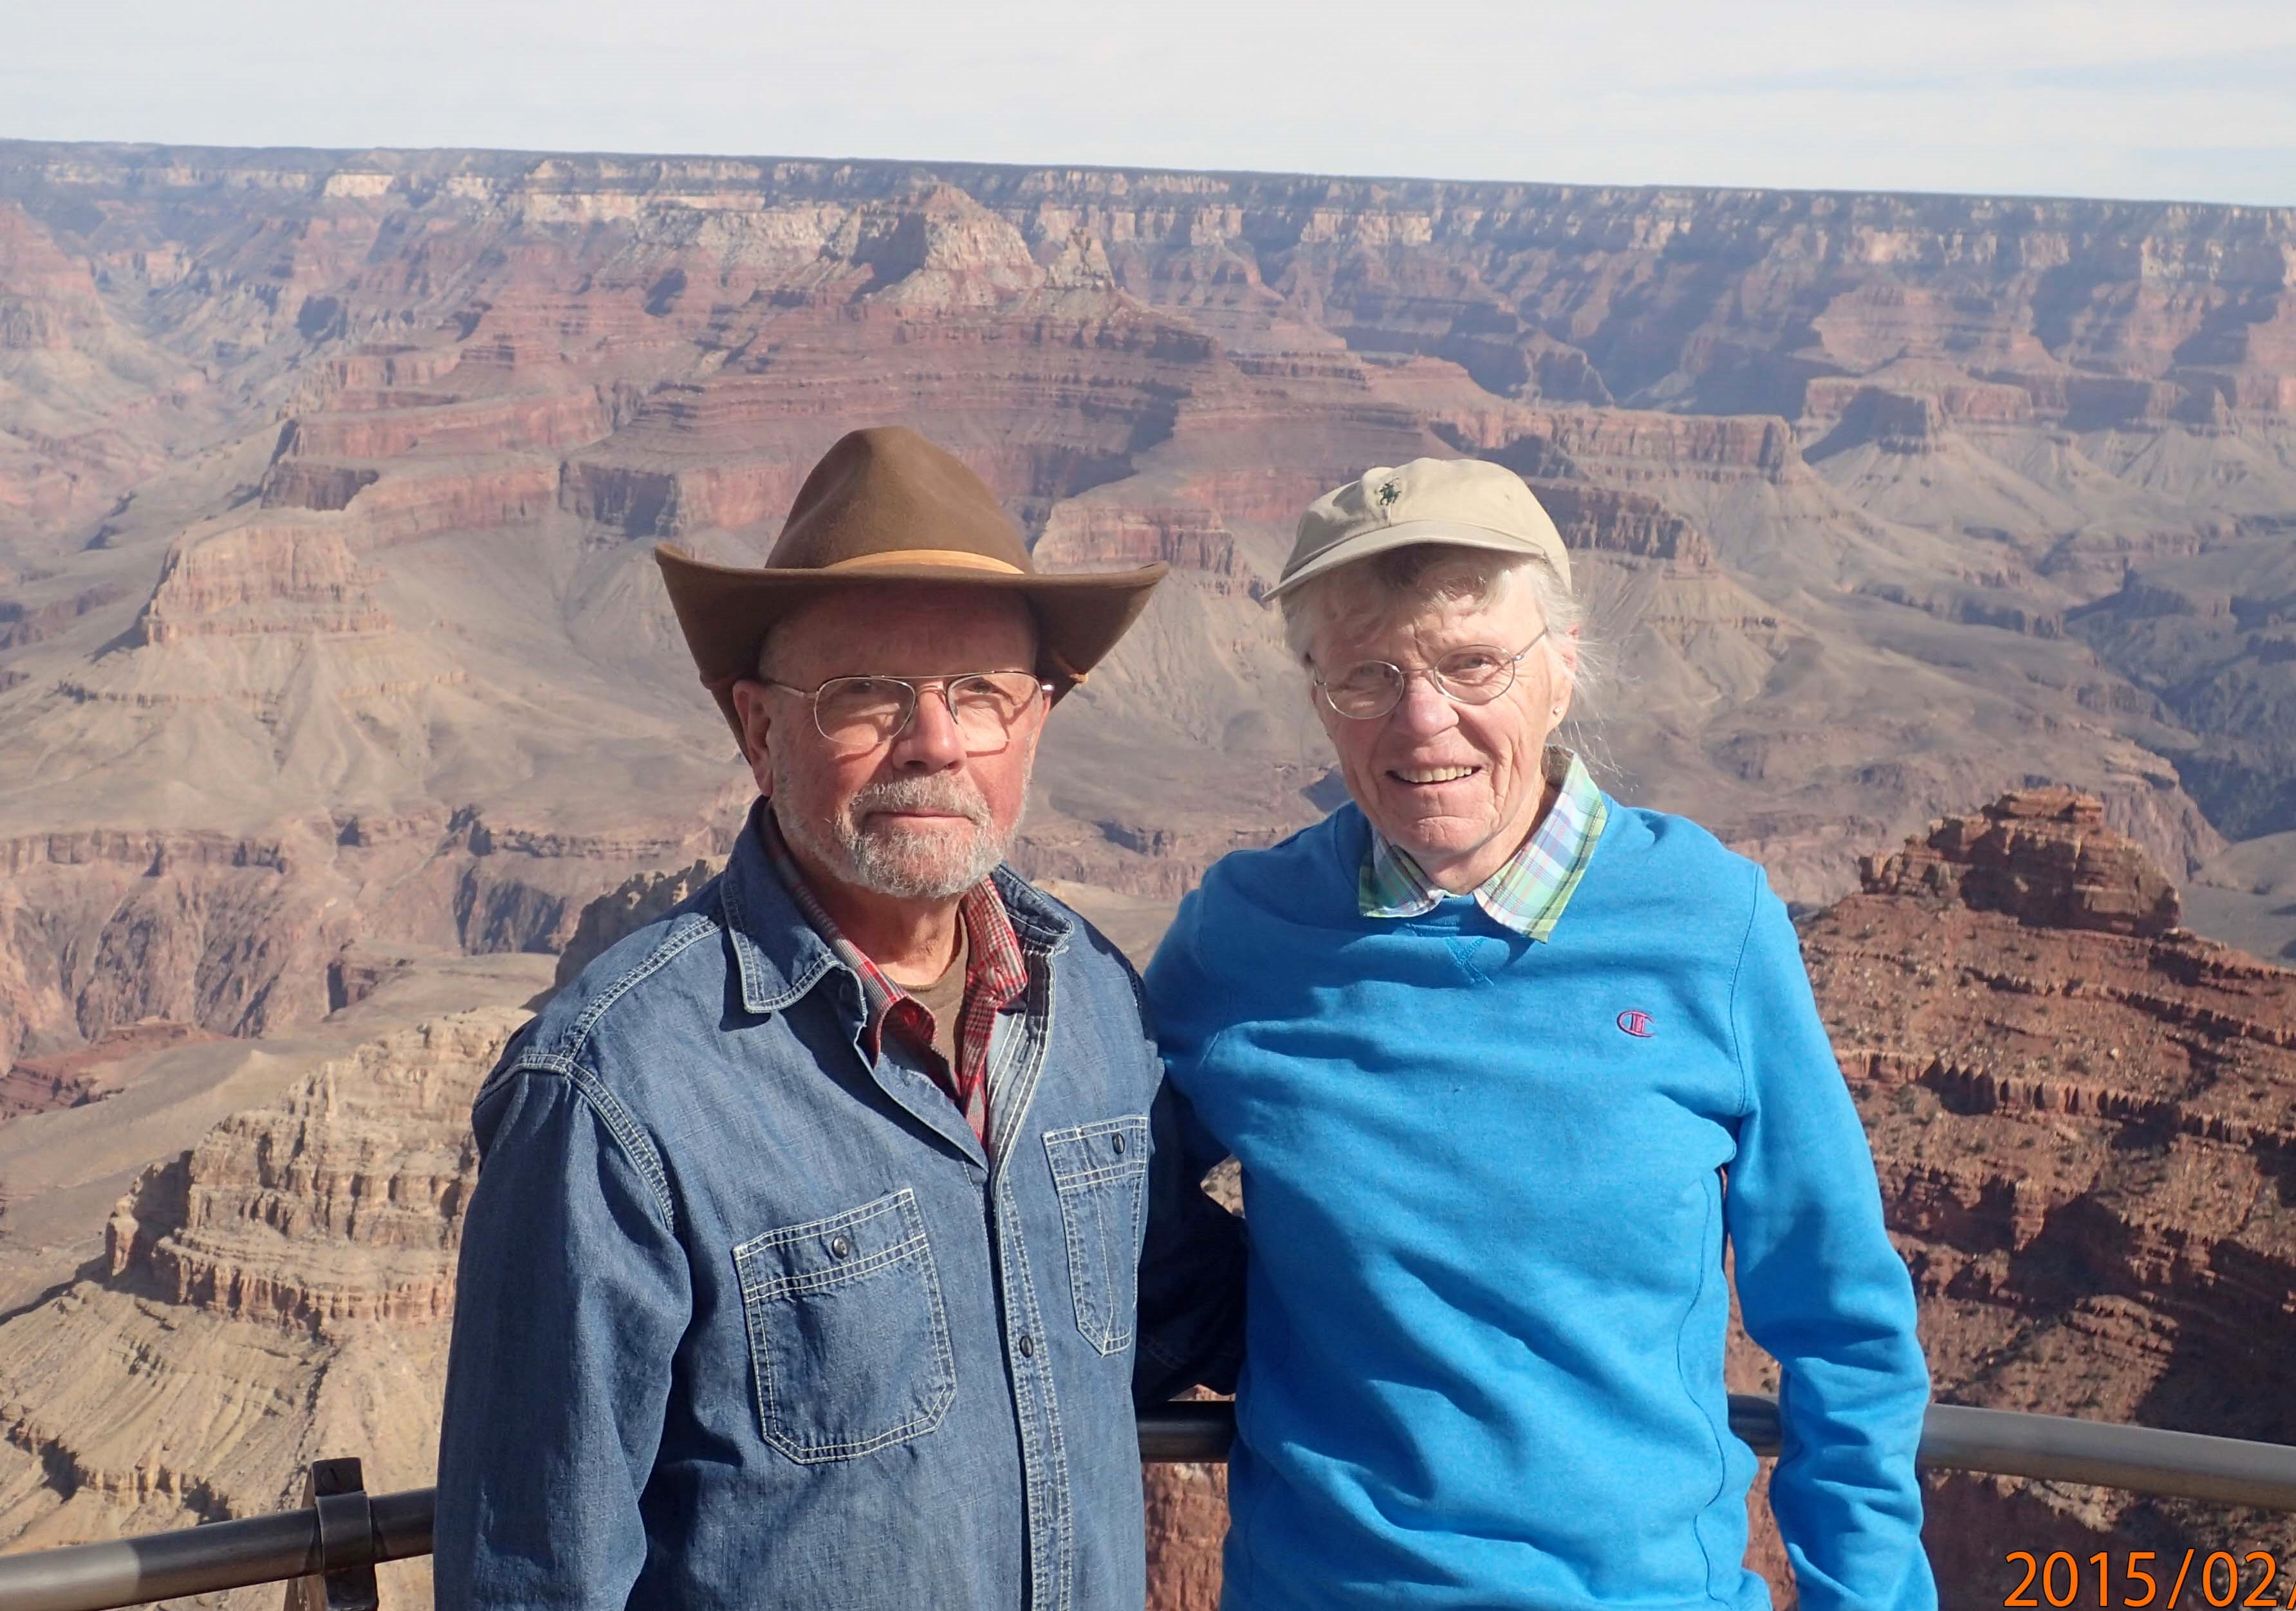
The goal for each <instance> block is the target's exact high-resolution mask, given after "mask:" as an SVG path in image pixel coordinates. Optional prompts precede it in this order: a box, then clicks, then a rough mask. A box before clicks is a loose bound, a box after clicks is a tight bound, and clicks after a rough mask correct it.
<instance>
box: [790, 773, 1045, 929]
mask: <svg viewBox="0 0 2296 1611" xmlns="http://www.w3.org/2000/svg"><path fill="white" fill-rule="evenodd" d="M784 765H785V761H784V757H783V756H775V766H774V773H775V776H774V798H775V801H776V802H780V803H782V804H783V806H784V809H782V810H777V811H775V814H774V820H775V822H777V823H779V824H780V826H781V830H782V833H783V836H784V837H785V838H788V839H789V840H790V842H791V844H793V845H795V846H797V847H798V848H799V850H802V851H804V852H805V853H806V854H807V855H809V856H810V857H811V858H812V859H813V860H814V862H815V863H816V864H817V865H819V866H822V867H825V868H827V869H828V870H829V871H830V872H831V873H832V875H833V876H834V877H836V878H837V879H839V880H840V882H843V883H847V884H850V885H852V886H854V887H856V888H859V889H865V890H868V891H870V892H871V893H872V894H875V895H890V896H892V897H893V898H895V899H896V900H906V901H941V900H948V899H951V898H953V897H955V896H956V895H963V894H964V892H965V891H966V890H968V889H970V888H972V887H973V886H974V885H975V884H978V883H979V882H980V880H981V879H985V878H987V877H988V875H989V874H990V873H991V872H994V871H996V867H997V864H998V863H1001V862H1003V861H1004V860H1005V853H1006V852H1007V851H1009V850H1010V849H1011V848H1012V843H1013V837H1014V836H1015V835H1016V834H1017V833H1019V831H1020V827H1021V824H1020V822H1019V821H1018V820H1017V819H1016V820H1015V821H1014V822H1013V826H1012V828H1011V829H1010V830H1006V831H1005V832H1001V833H1000V832H999V831H997V829H996V821H995V819H994V818H993V817H992V816H991V815H990V814H989V810H988V801H986V800H984V799H983V798H981V797H980V790H979V789H975V788H974V787H973V786H972V784H971V783H969V782H964V781H959V780H958V779H957V778H955V777H953V776H951V775H950V774H949V773H933V774H931V776H927V777H908V778H889V779H887V780H886V781H884V782H881V783H873V784H871V785H870V786H869V787H868V788H866V789H863V790H861V792H860V793H858V794H857V795H855V796H854V797H852V799H850V800H849V801H847V802H846V805H845V809H844V810H843V811H841V812H839V813H837V814H835V815H834V816H833V817H832V819H831V820H830V821H828V822H818V821H816V820H815V819H813V818H811V817H809V816H808V815H806V814H803V813H801V812H796V811H790V810H787V809H786V808H785V807H786V805H787V803H788V802H791V801H794V800H796V799H797V798H799V792H798V790H797V789H794V788H793V787H792V786H791V785H792V780H791V777H790V776H789V774H788V773H786V772H785V771H784V770H783V766H784ZM1030 770H1031V771H1033V770H1034V763H1033V759H1032V761H1031V765H1030ZM1028 786H1029V777H1028V773H1022V775H1021V797H1022V799H1024V800H1025V799H1026V798H1027V797H1028ZM881 811H947V812H954V813H956V814H959V815H961V816H963V817H964V819H965V820H966V821H968V822H971V823H972V833H971V834H970V835H969V836H965V837H964V838H959V836H957V835H955V834H954V833H950V832H948V831H947V830H942V829H928V830H911V829H902V828H896V827H892V826H890V825H887V824H883V823H878V824H873V825H871V826H868V827H864V826H862V824H863V823H864V822H865V821H866V820H867V819H868V817H869V816H870V814H872V813H873V812H881Z"/></svg>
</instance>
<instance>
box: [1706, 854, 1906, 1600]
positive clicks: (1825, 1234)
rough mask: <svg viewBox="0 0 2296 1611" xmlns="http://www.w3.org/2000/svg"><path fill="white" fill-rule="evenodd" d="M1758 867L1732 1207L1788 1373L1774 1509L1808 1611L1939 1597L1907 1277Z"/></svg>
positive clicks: (1736, 1014) (1756, 1335) (1782, 916)
mask: <svg viewBox="0 0 2296 1611" xmlns="http://www.w3.org/2000/svg"><path fill="white" fill-rule="evenodd" d="M1754 879H1755V890H1754V910H1753V913H1752V916H1751V920H1750V922H1749V925H1748V928H1747V932H1746V936H1745V940H1744V944H1743V950H1742V953H1741V955H1740V959H1739V964H1738V974H1737V980H1736V984H1735V985H1734V990H1733V993H1732V1002H1731V1030H1732V1034H1733V1036H1734V1040H1735V1042H1736V1049H1737V1056H1738V1067H1739V1072H1740V1075H1741V1078H1742V1080H1743V1109H1744V1111H1743V1116H1742V1117H1741V1119H1740V1121H1739V1125H1738V1149H1737V1155H1736V1157H1735V1158H1734V1160H1733V1161H1732V1163H1731V1165H1730V1167H1729V1173H1728V1187H1727V1193H1726V1198H1725V1203H1724V1215H1725V1223H1726V1227H1727V1230H1728V1233H1729V1237H1730V1240H1731V1244H1732V1246H1733V1247H1734V1253H1735V1258H1736V1269H1737V1284H1738V1298H1739V1306H1740V1310H1741V1313H1743V1315H1744V1317H1745V1322H1746V1329H1747V1331H1748V1332H1749V1333H1750V1334H1751V1336H1752V1337H1753V1339H1754V1340H1755V1341H1756V1342H1757V1343H1759V1344H1760V1345H1762V1347H1764V1348H1765V1349H1767V1350H1768V1352H1769V1353H1770V1354H1771V1355H1772V1356H1773V1357H1775V1359H1776V1360H1777V1362H1778V1363H1779V1365H1780V1367H1781V1368H1782V1371H1783V1378H1782V1380H1781V1383H1780V1386H1779V1392H1778V1399H1779V1411H1780V1418H1781V1420H1782V1423H1783V1431H1784V1443H1783V1449H1782V1452H1781V1453H1780V1456H1779V1459H1778V1464H1777V1469H1776V1471H1775V1473H1774V1474H1773V1476H1772V1477H1771V1479H1770V1508H1771V1510H1772V1513H1773V1514H1774V1515H1775V1516H1776V1517H1777V1521H1778V1529H1779V1531H1780V1532H1781V1533H1783V1534H1784V1539H1785V1544H1786V1552H1787V1555H1788V1557H1789V1558H1791V1559H1792V1563H1793V1569H1794V1575H1795V1578H1796V1581H1797V1582H1798V1584H1799V1586H1800V1603H1801V1606H1802V1607H1803V1611H1931V1607H1935V1606H1936V1604H1937V1589H1936V1585H1935V1583H1934V1582H1933V1581H1932V1580H1931V1574H1930V1566H1929V1558H1928V1557H1927V1556H1926V1555H1925V1554H1924V1553H1923V1548H1922V1538H1921V1528H1922V1494H1921V1487H1920V1484H1919V1481H1918V1479H1917V1478H1916V1476H1915V1469H1914V1455H1915V1450H1916V1448H1917V1447H1918V1446H1919V1444H1920V1442H1921V1435H1922V1419H1923V1413H1924V1411H1926V1410H1927V1408H1928V1404H1929V1371H1928V1368H1927V1366H1926V1364H1925V1363H1924V1362H1923V1358H1922V1350H1921V1344H1920V1340H1919V1338H1918V1337H1917V1335H1916V1332H1915V1303H1914V1291H1913V1282H1912V1280H1910V1279H1909V1278H1908V1277H1907V1273H1906V1266H1905V1263H1904V1262H1903V1261H1902V1260H1901V1259H1900V1258H1899V1257H1898V1253H1897V1250H1896V1249H1895V1248H1894V1247H1891V1246H1890V1239H1889V1236H1888V1234H1887V1232H1886V1231H1885V1230H1884V1229H1883V1225H1882V1200H1881V1190H1880V1188H1879V1186H1878V1184H1877V1182H1876V1181H1875V1178H1874V1160H1873V1155H1872V1153H1871V1152H1870V1151H1869V1149H1867V1146H1866V1132H1865V1128H1864V1126H1863V1124H1861V1123H1860V1122H1859V1120H1858V1116H1857V1108H1856V1106H1855V1105H1854V1104H1853V1103H1852V1102H1851V1101H1850V1099H1849V1087H1848V1085H1847V1084H1846V1083H1845V1082H1844V1081H1843V1079H1842V1077H1841V1068H1840V1066H1839V1065H1838V1064H1837V1063H1836V1062H1835V1061H1834V1057H1833V1046H1832V1044H1831V1043H1830V1042H1829V1041H1828V1040H1827V1038H1826V1034H1825V1025H1824V1024H1823V1023H1822V1022H1821V1021H1820V1020H1819V1018H1818V1013H1817V1003H1816V1000H1815V998H1814V997H1813V996H1812V995H1811V994H1810V986H1809V976H1808V971H1807V970H1806V969H1804V967H1803V965H1802V960H1801V947H1800V941H1799V940H1798V939H1797V937H1796V936H1795V934H1794V930H1793V925H1792V921H1791V920H1789V919H1788V918H1787V916H1786V909H1785V904H1784V902H1782V901H1780V900H1779V899H1778V897H1777V896H1776V895H1774V894H1773V893H1771V891H1770V888H1769V887H1768V884H1767V881H1765V880H1764V879H1762V878H1761V875H1760V874H1759V871H1757V872H1756V873H1755V875H1754Z"/></svg>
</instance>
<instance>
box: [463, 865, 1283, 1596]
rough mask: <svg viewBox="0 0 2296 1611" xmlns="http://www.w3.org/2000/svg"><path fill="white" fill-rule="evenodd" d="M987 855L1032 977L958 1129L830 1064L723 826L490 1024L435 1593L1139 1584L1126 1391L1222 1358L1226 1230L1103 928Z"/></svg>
mask: <svg viewBox="0 0 2296 1611" xmlns="http://www.w3.org/2000/svg"><path fill="white" fill-rule="evenodd" d="M995 877H996V887H997V892H998V894H999V895H1001V896H1002V897H1003V898H1004V901H1005V906H1006V909H1007V911H1008V912H1010V914H1011V916H1012V919H1013V926H1014V928H1015V929H1016V931H1017V932H1018V934H1019V936H1020V938H1021V946H1022V950H1023V953H1024V954H1025V956H1026V959H1027V966H1028V978H1029V983H1028V988H1027V990H1026V991H1025V992H1024V993H1023V994H1022V996H1021V999H1020V1000H1019V1001H1018V1002H1015V1003H1013V1006H1012V1007H1010V1008H1008V1009H1007V1010H1005V1012H1004V1013H1002V1014H1001V1015H1000V1016H999V1017H998V1018H997V1020H996V1026H995V1028H994V1029H993V1031H992V1033H991V1041H990V1045H991V1053H990V1059H989V1079H990V1082H991V1097H990V1102H989V1111H990V1114H991V1116H992V1124H993V1128H992V1130H991V1133H990V1136H989V1142H990V1145H989V1146H988V1149H986V1150H985V1151H984V1149H983V1148H982V1147H981V1145H980V1141H978V1140H977V1139H976V1138H975V1137H974V1136H973V1134H972V1132H971V1130H970V1129H969V1128H968V1127H967V1125H966V1124H965V1121H964V1116H962V1115H961V1114H960V1113H958V1111H957V1110H956V1108H955V1105H954V1104H953V1103H951V1102H950V1100H949V1099H948V1097H947V1095H946V1094H945V1093H944V1092H942V1091H941V1090H940V1088H939V1086H938V1085H936V1084H934V1082H933V1081H932V1080H931V1077H930V1076H929V1075H926V1074H925V1073H924V1072H923V1071H922V1069H921V1068H919V1067H916V1066H915V1060H914V1058H913V1057H912V1056H911V1055H910V1054H908V1053H907V1052H906V1051H905V1048H904V1044H903V1037H901V1036H898V1035H889V1036H886V1037H884V1045H883V1047H882V1050H881V1053H880V1055H879V1056H877V1057H876V1058H875V1059H870V1058H869V1057H868V1056H866V1055H865V1053H864V1051H862V1049H861V1039H862V1036H861V1031H862V1022H863V1018H862V1012H863V1010H862V996H861V987H860V981H859V980H858V979H857V977H855V976H854V974H853V973H852V972H851V970H850V969H847V968H845V967H844V966H843V965H841V964H840V963H839V962H838V961H837V960H836V958H835V957H834V955H833V954H832V952H831V951H830V949H829V947H828V946H827V945H825V944H824V942H823V940H822V939H821V937H820V936H818V935H817V934H816V932H815V931H814V930H813V929H812V928H811V927H810V926H808V924H807V923H806V921H805V920H804V919H803V917H802V916H801V915H800V914H799V912H798V910H797V908H796V906H795V905H794V904H793V903H792V902H791V898H790V896H789V895H788V893H787V892H786V891H785V890H784V889H783V887H782V886H781V884H780V883H779V882H778V880H777V879H775V875H774V873H773V871H772V870H771V868H770V867H769V866H768V865H767V860H766V856H765V854H764V851H763V848H762V846H760V844H759V843H758V838H757V832H756V828H755V823H754V822H752V825H751V828H750V830H749V831H747V832H745V833H744V834H743V835H742V839H741V841H740V844H739V846H737V848H736V850H735V852H734V857H733V859H732V861H731V863H729V865H728V866H727V868H726V872H725V873H724V875H723V876H722V877H720V878H719V879H717V881H715V882H714V883H712V884H711V885H709V887H706V888H704V889H703V890H701V892H700V893H698V894H697V895H695V896H694V897H693V900H692V901H690V902H688V903H687V904H686V905H685V906H684V907H682V908H681V909H679V910H678V911H677V912H673V913H672V914H670V915H669V916H668V918H666V919H664V920H661V921H660V922H657V923H654V924H652V925H651V926H649V927H648V928H644V929H641V930H639V931H638V932H637V933H636V934H634V935H632V936H629V937H628V938H627V939H625V940H623V941H622V942H621V943H619V945H615V946H614V947H613V948H612V949H611V950H609V951H608V952H606V953H604V954H603V956H601V957H599V958H598V959H597V960H596V961H594V962H593V963H592V964H591V965H590V966H589V967H588V968H587V969H585V970H584V971H583V973H582V975H581V977H579V978H578V979H577V980H576V981H575V982H574V983H573V984H572V985H570V986H569V987H568V988H567V989H566V990H564V991H562V993H561V994H559V995H558V996H557V997H556V998H554V999H553V1001H552V1002H550V1004H549V1005H548V1006H547V1007H545V1009H544V1010H543V1011H542V1013H541V1015H540V1016H539V1017H538V1018H536V1019H535V1020H534V1021H533V1022H532V1023H531V1024H529V1026H527V1027H526V1028H524V1029H522V1030H521V1032H520V1033H519V1034H518V1035H517V1036H516V1037H515V1038H514V1039H513V1040H512V1043H511V1044H510V1046H509V1048H508V1049H507V1050H506V1051H504V1055H503V1059H502V1061H501V1063H500V1064H499V1065H498V1066H497V1067H496V1069H495V1071H494V1072H493V1073H492V1074H491V1075H488V1080H487V1083H486V1084H485V1085H484V1086H483V1087H482V1088H481V1089H480V1092H479V1096H478V1100H477V1103H476V1106H475V1108H474V1110H473V1124H474V1127H475V1129H476V1131H477V1135H478V1142H479V1147H480V1155H481V1160H482V1161H481V1165H480V1175H479V1181H478V1185H477V1187H476V1189H475V1190H474V1192H473V1194H472V1196H471V1202H470V1206H469V1209H468V1212H467V1214H465V1216H464V1220H463V1248H462V1255H461V1269H460V1277H459V1294H460V1296H459V1299H458V1306H457V1311H456V1313H455V1330H454V1337H453V1342H452V1345H451V1353H450V1359H449V1366H448V1371H447V1400H446V1411H445V1421H444V1427H443V1430H442V1433H441V1436H440V1443H439V1498H438V1520H437V1526H436V1539H435V1543H436V1560H435V1574H436V1582H437V1592H438V1604H439V1606H440V1607H443V1608H446V1611H455V1608H458V1607H477V1606H488V1607H495V1606H511V1605H516V1606H520V1607H622V1606H626V1605H627V1606H645V1607H695V1608H701V1607H745V1608H746V1607H764V1606H803V1607H822V1608H824V1611H825V1608H829V1607H854V1608H856V1611H860V1608H863V1607H866V1608H868V1611H881V1608H882V1607H894V1606H898V1607H997V1608H998V1611H1006V1608H1009V1607H1039V1608H1043V1611H1070V1608H1074V1611H1138V1608H1139V1607H1140V1605H1141V1604H1142V1601H1143V1599H1144V1594H1145V1583H1144V1537H1143V1526H1142V1517H1141V1484H1140V1464H1139V1458H1140V1457H1139V1447H1138V1443H1137V1441H1136V1432H1135V1427H1134V1419H1133V1411H1134V1404H1135V1402H1136V1395H1137V1398H1138V1401H1139V1402H1152V1401H1154V1400H1157V1399H1160V1398H1162V1397H1165V1396H1169V1394H1170V1393H1172V1392H1174V1391H1176V1390H1177V1389H1178V1388H1180V1387H1183V1386H1186V1385H1187V1384H1188V1383H1189V1382H1191V1381H1193V1380H1196V1379H1198V1378H1207V1379H1213V1380H1215V1381H1217V1382H1219V1383H1221V1384H1222V1385H1225V1384H1226V1382H1227V1381H1232V1379H1233V1371H1234V1363H1235V1348H1236V1344H1237V1338H1238V1336H1239V1334H1240V1327H1241V1302H1242V1298H1241V1291H1242V1242H1241V1229H1240V1226H1239V1224H1238V1223H1237V1222H1235V1221H1234V1219H1232V1218H1231V1217H1230V1216H1228V1215H1227V1214H1226V1213H1225V1212H1224V1211H1222V1210H1221V1209H1219V1208H1218V1206H1217V1205H1215V1204H1213V1203H1211V1202H1210V1200H1209V1199H1208V1198H1205V1197H1204V1196H1203V1195H1202V1194H1201V1191H1199V1190H1197V1182H1198V1181H1199V1180H1200V1179H1201V1175H1202V1173H1203V1171H1204V1169H1205V1168H1206V1167H1207V1166H1208V1165H1210V1163H1212V1162H1214V1161H1216V1160H1217V1158H1218V1149H1217V1147H1216V1146H1215V1145H1214V1144H1212V1143H1211V1142H1210V1141H1209V1139H1208V1138H1207V1137H1206V1136H1205V1134H1204V1133H1203V1132H1202V1131H1201V1128H1200V1127H1199V1126H1197V1125H1196V1124H1195V1123H1194V1120H1193V1116H1192V1115H1190V1114H1189V1112H1188V1111H1187V1108H1186V1106H1185V1101H1184V1100H1183V1099H1181V1098H1180V1097H1179V1095H1178V1093H1177V1091H1174V1090H1171V1089H1169V1088H1168V1087H1166V1086H1165V1085H1164V1084H1163V1077H1162V1069H1161V1066H1160V1062H1159V1060H1158V1059H1157V1057H1156V1055H1155V1051H1154V1047H1153V1044H1152V1041H1151V1039H1150V1037H1149V1035H1148V1034H1147V1033H1146V1032H1145V1029H1144V1024H1143V1020H1142V1010H1141V1005H1140V995H1139V985H1138V981H1137V980H1136V978H1135V977H1134V976H1133V974H1132V970H1131V969H1130V968H1129V967H1128V965H1127V964H1126V963H1125V961H1124V959H1123V958H1122V956H1121V955H1120V954H1119V953H1118V952H1117V951H1116V949H1115V948H1114V947H1113V946H1112V945H1110V944H1109V943H1108V941H1107V940H1105V939H1104V938H1103V937H1102V936H1100V935H1099V934H1098V933H1097V932H1096V931H1095V930H1094V929H1093V928H1091V927H1090V926H1089V925H1088V924H1087V923H1086V922H1084V920H1082V919H1080V918H1078V917H1077V916H1076V915H1075V914H1074V913H1073V912H1070V911H1068V909H1067V908H1065V907H1063V906H1061V905H1060V904H1058V903H1056V902H1054V901H1053V900H1052V899H1051V898H1050V897H1048V896H1046V895H1043V894H1041V893H1040V892H1038V891H1037V890H1035V889H1032V888H1031V887H1029V886H1028V885H1027V884H1025V883H1023V882H1022V881H1021V879H1018V878H1015V877H1014V876H1013V875H1012V874H1011V873H1010V872H1008V871H1004V870H1001V869H1000V870H999V871H998V872H997V873H996V875H995ZM1136 1301H1137V1305H1138V1315H1139V1324H1138V1328H1137V1329H1136V1323H1135V1314H1136ZM1136 1377H1137V1380H1136Z"/></svg>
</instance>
